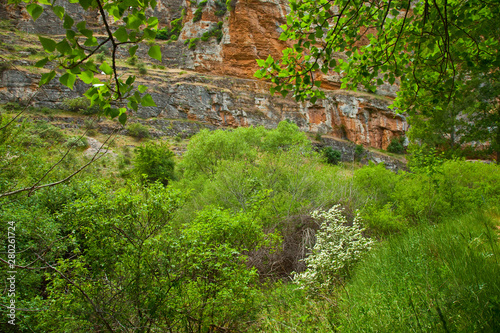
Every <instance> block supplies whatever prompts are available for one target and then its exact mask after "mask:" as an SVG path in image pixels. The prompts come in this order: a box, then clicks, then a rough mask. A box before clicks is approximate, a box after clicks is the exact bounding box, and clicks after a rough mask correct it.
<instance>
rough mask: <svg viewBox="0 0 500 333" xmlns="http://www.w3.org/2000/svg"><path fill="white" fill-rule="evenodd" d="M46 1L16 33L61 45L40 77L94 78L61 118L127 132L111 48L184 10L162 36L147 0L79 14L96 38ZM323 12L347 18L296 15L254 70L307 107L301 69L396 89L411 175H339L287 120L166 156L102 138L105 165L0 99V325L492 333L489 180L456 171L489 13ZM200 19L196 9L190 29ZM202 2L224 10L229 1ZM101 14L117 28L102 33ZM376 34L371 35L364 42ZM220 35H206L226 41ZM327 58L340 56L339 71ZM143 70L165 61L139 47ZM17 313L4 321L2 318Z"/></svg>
mask: <svg viewBox="0 0 500 333" xmlns="http://www.w3.org/2000/svg"><path fill="white" fill-rule="evenodd" d="M14 2H16V1H14ZM17 2H19V1H17ZM25 2H27V0H26V1H25ZM40 3H42V4H45V5H47V6H49V7H50V8H49V7H45V9H44V7H42V6H41V5H39V4H38V3H37V1H34V2H30V4H29V5H27V6H26V9H27V11H28V13H29V14H30V15H31V16H32V18H33V19H34V20H36V19H37V18H38V17H40V15H41V14H42V12H43V11H44V10H46V9H49V10H51V11H52V12H53V13H54V14H55V15H56V16H57V17H59V18H60V19H61V22H62V24H63V27H64V29H65V30H66V35H65V36H61V38H62V40H57V41H56V40H53V39H51V38H44V37H40V38H39V40H40V43H41V44H42V47H43V49H44V50H45V51H46V52H47V53H48V56H47V57H45V58H43V59H40V60H39V61H38V62H37V63H36V66H37V67H46V66H49V68H48V69H49V71H48V72H44V74H42V78H41V82H40V84H41V85H43V84H44V83H48V82H49V81H51V80H52V79H54V78H55V77H56V70H57V69H59V70H60V71H62V75H60V76H59V78H58V79H59V82H60V83H61V84H63V85H65V86H67V87H68V88H70V89H72V88H73V86H74V84H75V82H76V80H77V79H80V80H82V81H83V82H85V83H87V84H92V85H91V86H90V88H89V90H88V91H87V92H86V96H87V97H88V98H89V99H90V100H91V103H90V104H88V103H87V102H85V100H80V99H79V100H74V101H66V104H67V107H68V109H70V110H73V111H78V112H80V113H81V114H84V115H85V114H86V115H91V114H94V113H96V112H99V114H100V115H106V116H109V117H110V118H115V117H117V118H118V120H119V121H120V122H121V123H122V124H125V123H126V121H127V110H137V108H138V106H139V105H142V106H146V107H147V106H154V105H155V103H154V101H153V100H152V98H151V96H150V95H149V94H147V93H146V91H147V87H145V86H142V85H138V86H136V85H134V82H135V76H133V75H127V76H126V77H125V76H121V75H119V73H118V71H119V67H117V65H116V54H117V51H119V50H120V49H122V48H126V50H127V51H128V53H129V55H130V58H129V60H128V62H129V64H130V65H134V64H135V63H136V62H137V59H138V58H137V56H135V53H136V51H137V49H138V45H137V43H139V42H142V41H151V42H152V41H154V39H155V38H158V39H169V40H176V39H177V38H178V36H179V33H180V30H181V24H182V22H181V21H182V20H183V17H184V14H185V13H182V15H181V18H180V19H177V20H174V21H172V22H171V24H170V27H169V28H167V29H164V30H160V31H158V30H157V28H158V19H157V18H155V17H147V15H146V14H147V13H150V12H151V11H150V9H153V8H154V7H155V5H156V2H155V1H147V0H146V1H144V2H141V3H139V2H127V1H115V0H110V1H100V0H93V1H87V0H84V1H78V5H79V6H81V8H82V9H83V10H85V11H86V10H92V9H95V10H98V12H99V15H100V17H101V19H102V22H103V23H104V25H105V28H106V31H105V32H106V33H105V37H104V38H105V40H104V42H99V41H98V39H97V38H96V37H95V36H94V32H93V31H91V30H89V29H87V28H86V22H85V21H80V22H75V21H74V19H73V18H72V17H71V16H70V15H69V14H68V13H66V12H65V9H64V8H63V7H61V6H57V5H55V3H54V4H52V5H51V4H50V3H49V2H47V1H40ZM335 3H336V4H337V5H338V8H339V9H340V11H341V13H344V14H341V13H337V12H334V11H333V10H331V9H332V2H331V1H329V0H321V1H309V0H304V1H291V7H292V12H291V14H290V15H289V17H288V22H287V26H282V28H283V29H284V30H285V31H284V34H283V38H284V39H293V40H296V41H297V43H296V44H295V46H294V47H293V48H291V49H287V50H285V53H284V57H283V59H282V61H281V62H279V61H274V60H273V59H272V58H270V57H269V58H268V59H267V60H259V64H260V65H261V66H262V67H264V69H263V70H261V71H259V72H258V76H260V77H268V78H270V79H272V80H273V82H274V83H275V84H276V87H275V88H273V90H274V91H277V92H281V93H282V94H283V95H285V96H286V95H287V94H288V93H289V92H290V91H294V94H295V97H296V98H297V99H311V102H312V103H315V102H316V99H317V98H318V97H321V96H322V91H321V90H318V89H316V88H317V87H318V86H319V85H320V81H316V82H315V79H314V77H313V76H312V73H313V72H314V71H317V70H322V71H323V72H324V73H325V74H326V73H328V71H329V70H330V69H332V68H333V69H335V70H337V71H341V70H344V71H345V73H346V75H345V76H344V77H343V79H342V80H343V84H344V86H346V87H351V88H356V87H357V86H358V84H364V86H365V88H366V89H367V90H369V91H374V90H375V89H376V86H380V85H383V84H386V83H389V84H391V85H392V84H393V83H395V81H396V80H397V79H399V80H400V83H401V88H402V89H401V90H400V93H399V94H398V98H397V100H396V106H398V107H400V108H401V109H404V110H406V111H409V112H410V114H411V118H410V121H411V122H412V125H413V126H412V131H413V132H412V133H411V135H412V137H411V138H412V139H414V143H415V142H418V141H420V143H421V144H420V145H412V146H410V149H409V153H410V156H409V157H410V163H409V167H410V170H409V171H408V172H404V171H400V172H399V173H393V172H391V171H388V170H386V169H385V168H384V166H383V165H369V166H365V167H359V165H357V164H356V163H349V164H345V163H340V160H341V156H340V154H339V152H338V151H335V150H333V149H331V148H328V147H327V148H326V149H324V150H323V151H321V152H316V151H314V149H313V148H312V146H311V143H310V141H309V140H308V139H307V137H306V136H305V134H303V133H301V132H300V131H298V128H297V126H296V125H294V124H293V123H290V122H282V123H280V124H279V126H278V127H277V128H276V129H273V130H267V129H264V128H263V127H257V128H253V127H250V128H238V129H236V130H227V131H224V130H217V131H212V132H209V131H201V132H200V133H198V134H197V135H195V136H194V137H192V138H191V139H190V140H189V144H188V145H187V150H186V152H185V153H184V154H183V157H182V158H178V157H176V155H175V154H174V153H173V152H172V151H171V150H170V149H169V145H168V143H167V142H155V141H148V137H149V130H148V128H147V127H145V126H142V125H140V124H138V123H135V124H129V125H128V126H127V133H128V134H129V135H130V136H134V137H135V138H136V140H138V141H136V143H137V142H140V144H139V146H138V147H136V149H135V151H134V152H131V151H130V150H129V149H128V148H127V147H126V146H118V145H117V144H116V143H115V141H109V142H107V144H106V145H107V147H106V148H110V149H112V150H114V151H115V153H117V155H112V154H109V155H100V154H99V152H97V153H96V154H95V155H94V156H93V157H92V156H91V157H88V156H85V154H82V150H83V149H85V148H86V147H87V146H88V141H87V140H88V139H87V138H86V136H85V134H82V133H72V132H70V131H62V130H60V129H59V128H57V127H56V126H53V125H51V124H49V123H47V122H45V121H41V120H36V118H34V117H29V116H27V115H26V113H25V114H24V115H23V116H21V117H18V118H13V114H11V111H13V110H10V109H9V107H5V106H4V107H2V110H1V114H0V115H1V118H0V206H1V210H0V221H2V224H1V225H0V230H1V231H2V232H1V234H2V235H9V237H4V239H2V240H1V242H2V245H3V246H4V248H5V249H8V248H9V245H12V242H11V240H12V239H13V238H12V237H11V233H12V231H11V230H12V228H13V227H14V226H15V246H16V257H15V259H16V261H15V264H14V263H12V261H11V262H10V263H9V261H8V260H7V259H9V260H10V259H12V257H11V256H12V255H11V253H8V251H3V252H2V255H1V256H0V258H1V265H2V267H3V268H5V269H2V270H1V273H0V276H1V279H2V281H9V280H8V278H10V277H11V275H12V274H13V273H10V272H9V271H12V270H15V271H16V272H17V273H15V274H16V282H15V288H16V289H15V296H12V294H11V293H10V290H9V289H8V283H6V284H5V286H6V287H5V288H4V289H3V290H2V293H1V294H0V298H1V300H0V302H1V303H2V305H3V306H2V307H0V315H1V317H0V318H1V319H0V324H1V325H2V327H1V329H2V331H5V332H9V331H10V332H33V331H34V332H47V331H49V332H87V331H90V332H115V331H120V332H135V331H138V332H228V331H232V332H237V331H250V332H261V331H264V332H331V331H343V332H359V331H376V332H407V331H426V332H436V331H443V332H450V331H484V332H497V331H499V330H500V319H499V318H500V280H499V279H498V276H500V264H499V254H500V253H499V235H498V226H499V224H500V220H499V217H500V212H499V210H498V209H499V208H498V203H499V202H500V171H499V169H498V166H496V165H488V164H483V163H471V162H466V161H464V160H460V159H456V158H455V159H453V158H452V157H453V156H456V155H455V154H454V152H453V150H455V149H457V147H461V145H460V144H462V143H470V142H475V141H488V142H489V144H490V145H489V148H490V151H486V154H489V153H491V152H492V151H496V152H497V153H498V152H499V150H498V133H500V132H499V131H498V128H499V126H498V124H499V122H498V106H496V107H494V103H492V101H494V100H495V98H496V97H497V96H498V87H499V86H498V83H497V81H498V80H497V78H498V70H497V68H498V57H497V55H498V45H499V43H498V31H499V29H498V20H496V19H495V17H498V8H497V6H494V3H493V2H491V3H489V2H484V1H478V0H474V1H465V2H464V1H441V0H437V1H434V2H433V3H430V2H428V1H423V2H417V3H414V5H413V6H414V7H413V15H411V17H410V16H409V15H407V14H406V13H408V10H407V9H409V8H410V6H412V2H411V1H408V2H406V1H391V0H387V1H386V0H383V1H377V2H371V3H372V6H366V2H365V1H362V2H359V1H354V2H352V1H344V0H339V1H336V2H335ZM192 4H193V5H195V3H194V2H192ZM207 4H208V2H207V1H200V2H197V3H196V10H195V12H194V17H193V21H199V20H201V18H202V14H203V7H204V6H206V5H207ZM213 4H214V6H215V8H216V10H217V11H216V15H217V16H224V15H226V13H227V12H228V11H231V10H232V9H233V7H234V5H235V4H236V2H234V3H233V1H226V2H224V1H214V2H213ZM405 8H406V9H405ZM443 12H444V13H445V15H442V13H443ZM402 13H404V15H399V14H402ZM448 13H449V15H448ZM374 18H376V19H375V20H374ZM111 19H114V20H122V21H123V22H124V23H125V24H124V25H123V26H121V27H119V28H118V29H116V31H112V30H111V29H110V27H109V26H108V20H111ZM372 21H373V22H374V23H373V24H375V27H374V29H377V30H378V32H377V35H376V36H375V35H367V36H366V38H368V40H369V41H370V43H369V44H366V43H358V42H359V39H360V38H361V36H363V35H365V33H366V32H367V31H366V29H367V26H369V25H370V24H372V23H371V22H372ZM335 22H336V23H335ZM367 22H370V23H369V24H367ZM478 22H479V23H478ZM220 23H222V21H221V22H220ZM330 23H333V24H330ZM327 24H330V25H328V26H329V27H333V30H332V29H326V28H324V27H326V26H327ZM221 27H222V24H218V25H217V27H214V28H213V29H212V30H209V31H208V32H207V33H206V34H205V35H204V36H203V37H202V38H201V39H202V40H208V39H209V38H211V37H216V38H217V40H218V42H220V41H221V38H222V32H221ZM337 28H338V30H337ZM418 36H420V37H418ZM422 36H425V37H422ZM82 42H83V43H82ZM106 42H110V43H111V45H112V47H111V59H110V61H109V63H108V62H107V61H106V57H105V54H104V53H102V51H103V48H104V44H105V43H106ZM196 42H197V39H196V38H195V39H191V40H188V41H187V43H188V44H189V47H190V48H192V47H196ZM321 44H323V45H321ZM82 45H84V46H82ZM318 45H319V46H318ZM436 45H437V46H438V47H436ZM408 50H411V53H409V52H408ZM337 51H338V52H344V51H347V53H346V55H347V56H348V59H347V60H346V61H343V60H342V61H338V62H337V59H336V58H335V57H336V56H337ZM99 52H101V53H99ZM308 52H310V54H308ZM94 54H95V55H96V56H95V60H96V62H97V63H96V62H94V57H92V55H94ZM148 55H149V56H150V57H151V58H152V59H155V60H157V61H161V60H162V56H161V49H160V47H159V46H158V45H156V44H154V43H152V44H151V45H149V48H148ZM410 55H411V56H412V59H409V56H410ZM320 64H321V65H320ZM410 64H411V65H410ZM54 66H55V67H54ZM138 67H139V64H138ZM139 70H140V68H139ZM140 72H141V70H140ZM94 73H104V75H105V79H104V80H100V79H98V78H97V77H95V76H94ZM144 73H145V67H143V70H142V74H144ZM14 111H16V110H14ZM17 111H19V110H17ZM43 112H47V113H51V112H52V111H51V110H43ZM19 115H21V113H18V116H19ZM429 120H432V121H429ZM87 124H89V125H90V123H87ZM469 125H470V127H469ZM86 126H87V125H86ZM88 129H90V130H92V129H93V128H91V126H88ZM94 130H95V129H94ZM93 133H94V135H97V133H96V132H95V131H94V132H93ZM75 134H78V135H75ZM87 134H89V135H90V132H87ZM141 140H142V141H141ZM404 148H405V147H404V146H403V142H402V141H397V140H395V141H393V142H392V143H391V145H390V150H391V151H393V152H394V153H403V152H404ZM436 148H437V149H438V150H440V151H441V153H439V152H438V150H436ZM473 148H474V147H472V146H471V149H473ZM355 153H356V155H357V156H358V157H359V156H360V155H362V154H363V153H364V149H363V147H362V146H358V147H356V151H355ZM443 153H446V154H443ZM444 155H446V156H444ZM444 157H447V158H449V159H448V160H445V159H444ZM497 161H498V159H497ZM86 165H89V167H87V168H83V169H82V166H86ZM72 175H75V176H74V177H72ZM65 179H66V180H67V181H64V182H62V180H65ZM9 232H11V233H10V234H9ZM7 268H8V269H7ZM13 300H15V305H16V306H15V308H16V316H17V317H16V325H15V326H14V325H9V324H7V321H8V320H9V317H8V316H7V314H8V313H9V314H10V313H11V311H10V309H8V308H7V306H5V305H4V304H12V301H13Z"/></svg>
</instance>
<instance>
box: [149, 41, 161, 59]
mask: <svg viewBox="0 0 500 333" xmlns="http://www.w3.org/2000/svg"><path fill="white" fill-rule="evenodd" d="M148 55H149V56H150V57H151V58H153V59H156V60H158V61H161V49H160V46H158V45H152V46H151V47H150V48H149V51H148Z"/></svg>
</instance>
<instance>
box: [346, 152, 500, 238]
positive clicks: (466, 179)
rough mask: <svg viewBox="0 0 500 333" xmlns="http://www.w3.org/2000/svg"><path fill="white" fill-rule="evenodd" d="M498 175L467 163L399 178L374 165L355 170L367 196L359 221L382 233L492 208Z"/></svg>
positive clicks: (498, 189)
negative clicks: (409, 224)
mask: <svg viewBox="0 0 500 333" xmlns="http://www.w3.org/2000/svg"><path fill="white" fill-rule="evenodd" d="M499 172H500V171H499V170H498V168H497V167H495V166H494V165H487V164H483V163H470V162H465V161H446V162H441V163H440V164H439V165H432V169H429V167H423V168H420V169H417V172H415V173H405V172H401V173H400V174H397V175H396V174H394V173H392V172H391V171H389V170H386V169H385V168H384V167H383V165H377V166H373V165H372V166H370V167H368V168H366V167H365V168H361V169H359V170H357V171H356V173H355V178H354V183H355V184H356V186H357V187H358V188H359V190H360V192H361V194H363V195H364V196H365V197H366V205H365V208H364V209H363V212H362V216H363V218H364V219H365V220H366V223H367V225H368V226H369V227H370V228H371V229H373V231H375V232H376V233H382V234H384V233H392V232H397V231H404V230H405V229H406V226H407V224H408V223H414V224H416V223H422V222H438V221H440V220H441V219H443V218H445V217H447V216H457V215H460V214H465V213H466V212H469V211H475V210H481V209H485V208H488V207H490V206H491V205H495V200H499V199H500V186H499V183H498V179H500V178H499V177H500V173H499Z"/></svg>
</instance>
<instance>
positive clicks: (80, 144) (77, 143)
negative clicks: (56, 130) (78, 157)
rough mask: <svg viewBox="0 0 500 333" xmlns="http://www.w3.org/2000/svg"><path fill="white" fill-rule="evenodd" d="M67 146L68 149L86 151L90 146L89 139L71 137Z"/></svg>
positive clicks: (67, 141)
mask: <svg viewBox="0 0 500 333" xmlns="http://www.w3.org/2000/svg"><path fill="white" fill-rule="evenodd" d="M65 144H66V146H67V147H72V148H78V149H84V148H87V147H88V146H89V143H88V141H87V138H86V137H81V136H72V137H69V138H68V139H67V140H66V143H65Z"/></svg>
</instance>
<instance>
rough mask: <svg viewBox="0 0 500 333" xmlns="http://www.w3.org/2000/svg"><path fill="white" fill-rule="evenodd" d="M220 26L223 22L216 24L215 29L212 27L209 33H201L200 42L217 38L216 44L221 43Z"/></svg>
mask: <svg viewBox="0 0 500 333" xmlns="http://www.w3.org/2000/svg"><path fill="white" fill-rule="evenodd" d="M222 24H223V22H222V21H221V22H217V26H216V27H212V28H211V29H210V30H209V31H207V32H205V33H203V36H202V37H201V40H202V41H204V42H206V41H207V40H209V39H210V37H216V38H217V43H220V42H221V41H222V37H223V36H224V35H223V34H222V29H221V28H222Z"/></svg>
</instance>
